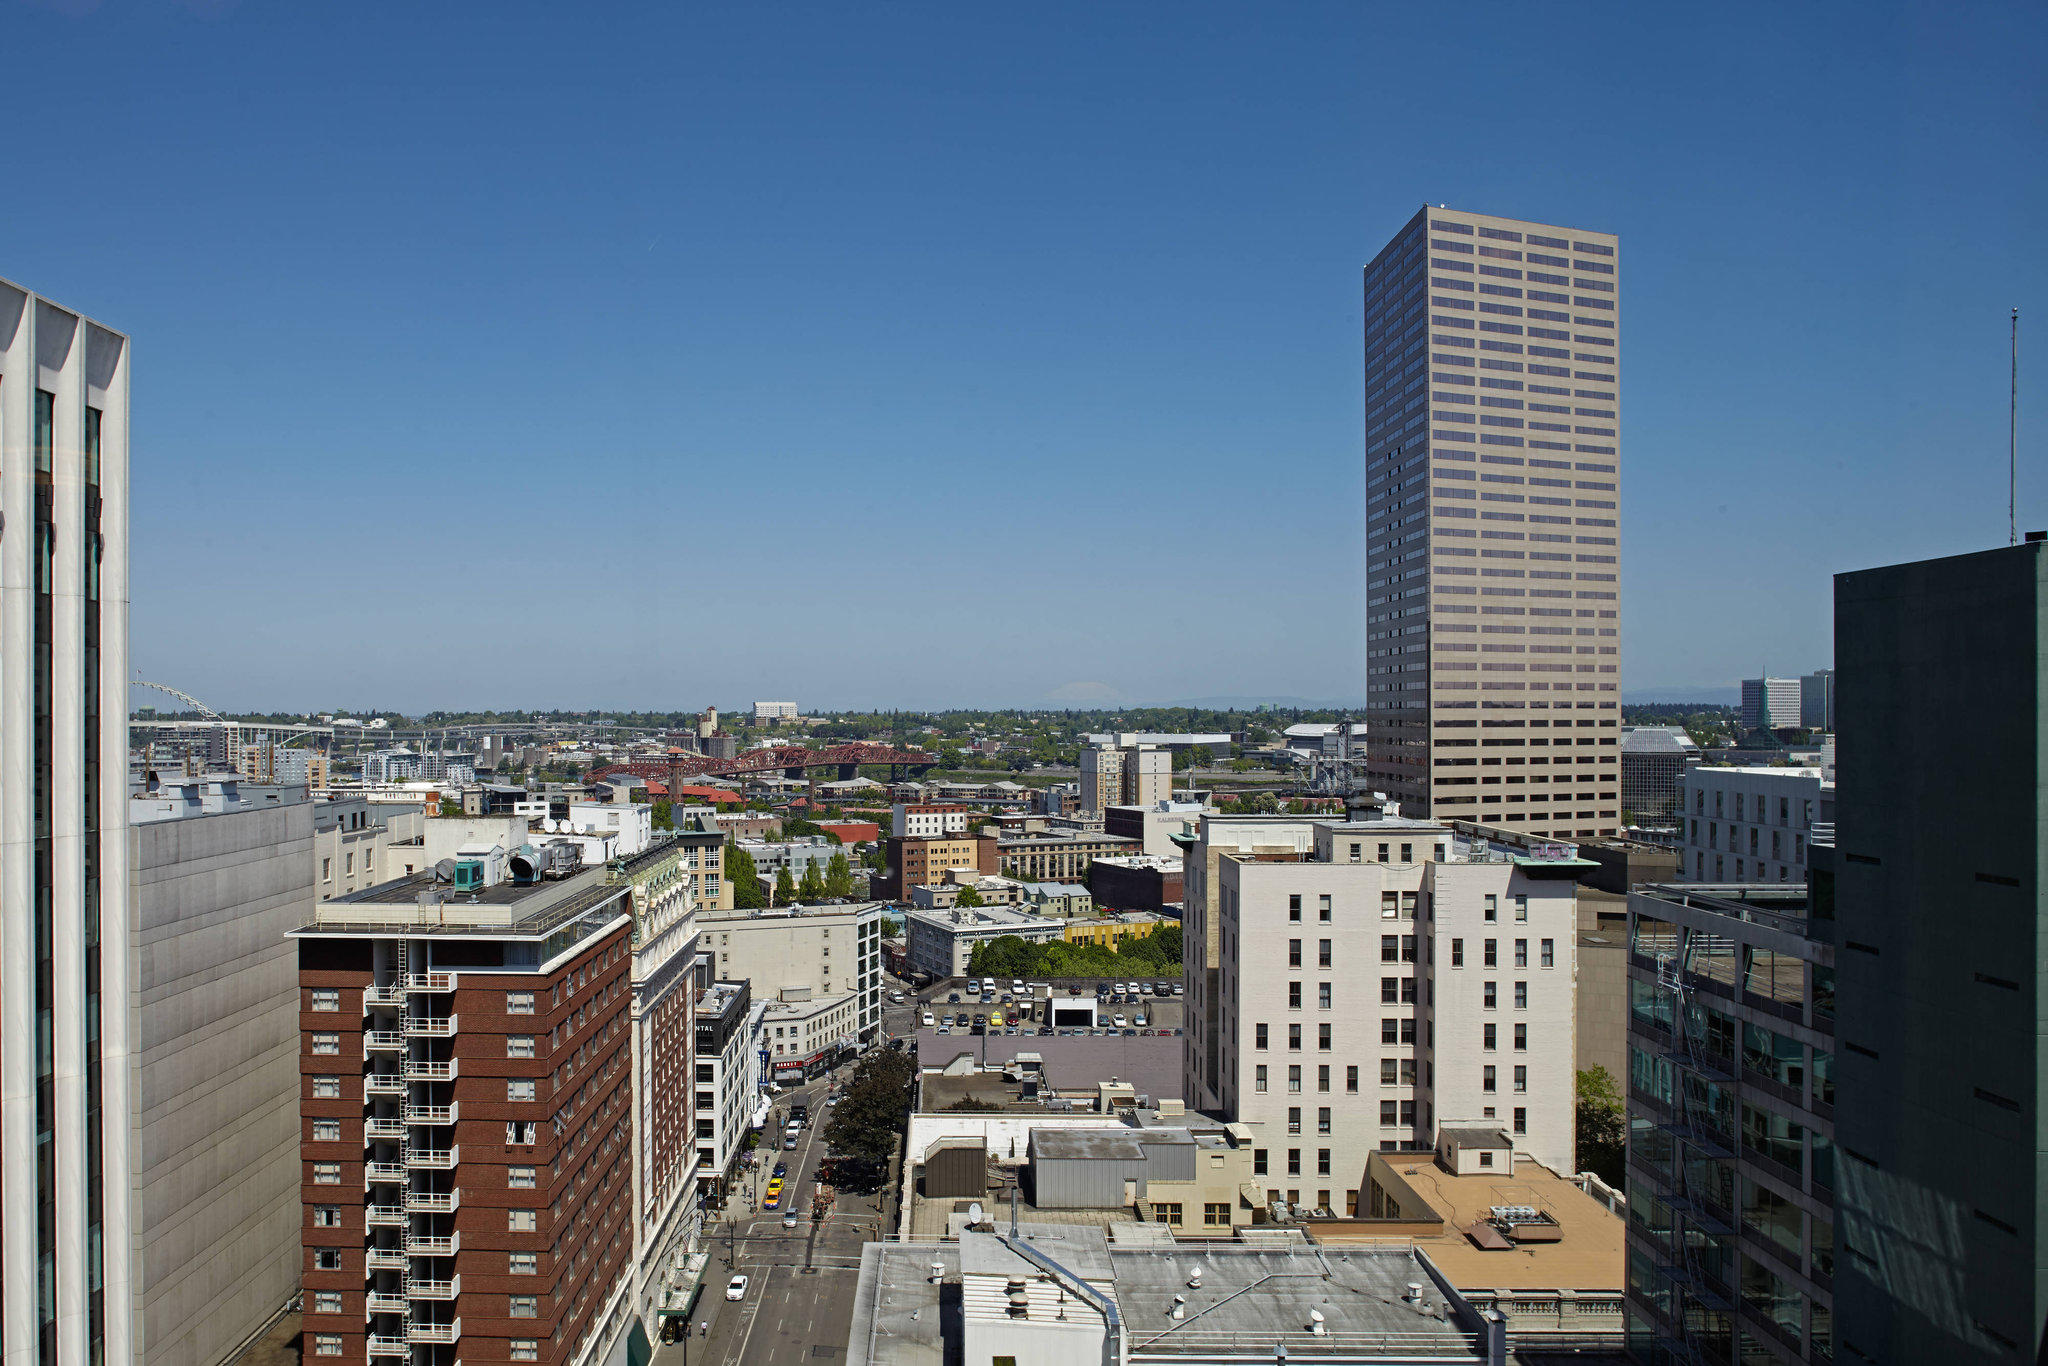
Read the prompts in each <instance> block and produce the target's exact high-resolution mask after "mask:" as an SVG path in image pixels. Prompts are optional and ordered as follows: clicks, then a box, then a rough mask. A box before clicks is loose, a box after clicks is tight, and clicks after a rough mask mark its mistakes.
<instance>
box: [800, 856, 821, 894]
mask: <svg viewBox="0 0 2048 1366" xmlns="http://www.w3.org/2000/svg"><path fill="white" fill-rule="evenodd" d="M796 895H797V899H798V900H799V901H823V900H824V899H825V875H824V874H823V873H821V872H819V871H818V862H817V860H816V859H813V860H811V861H810V862H808V863H806V864H805V865H804V876H803V881H801V882H799V883H797V885H796Z"/></svg>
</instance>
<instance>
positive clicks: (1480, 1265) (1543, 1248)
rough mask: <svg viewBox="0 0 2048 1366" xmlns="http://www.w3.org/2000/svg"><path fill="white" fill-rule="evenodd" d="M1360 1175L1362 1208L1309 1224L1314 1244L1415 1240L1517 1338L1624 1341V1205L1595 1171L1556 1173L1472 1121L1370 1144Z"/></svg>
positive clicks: (1532, 1342) (1524, 1343)
mask: <svg viewBox="0 0 2048 1366" xmlns="http://www.w3.org/2000/svg"><path fill="white" fill-rule="evenodd" d="M1359 1185H1360V1188H1361V1190H1362V1191H1363V1192H1364V1196H1363V1198H1362V1199H1361V1201H1360V1203H1359V1211H1358V1218H1356V1219H1352V1220H1333V1221H1328V1222H1321V1221H1311V1222H1310V1223H1309V1224H1308V1225H1307V1227H1308V1229H1309V1231H1310V1233H1311V1236H1313V1237H1314V1239H1315V1241H1316V1242H1317V1243H1319V1244H1324V1245H1335V1246H1341V1245H1346V1244H1352V1243H1364V1242H1380V1241H1387V1240H1398V1241H1401V1242H1407V1243H1411V1244H1412V1245H1413V1246H1414V1247H1415V1248H1416V1249H1417V1250H1418V1251H1420V1252H1422V1253H1423V1254H1424V1255H1425V1256H1427V1257H1428V1258H1429V1260H1430V1262H1431V1263H1432V1264H1433V1265H1435V1266H1436V1267H1437V1268H1438V1270H1440V1271H1441V1272H1442V1273H1443V1274H1444V1277H1445V1278H1446V1279H1447V1280H1449V1281H1450V1282H1451V1284H1452V1285H1454V1286H1456V1287H1457V1288H1458V1290H1459V1292H1460V1293H1461V1294H1463V1295H1464V1296H1465V1297H1466V1298H1467V1299H1469V1300H1471V1301H1472V1303H1473V1304H1474V1305H1476V1306H1477V1307H1479V1308H1480V1309H1482V1310H1485V1309H1489V1308H1492V1309H1498V1310H1499V1311H1500V1312H1501V1313H1502V1314H1503V1315H1505V1316H1506V1319H1507V1329H1508V1333H1509V1336H1510V1338H1511V1340H1513V1341H1514V1342H1515V1343H1516V1344H1517V1346H1520V1347H1532V1346H1537V1345H1540V1344H1541V1343H1543V1341H1544V1340H1545V1339H1546V1338H1552V1339H1556V1340H1557V1341H1559V1342H1562V1341H1564V1340H1566V1339H1570V1340H1572V1341H1573V1342H1575V1343H1578V1344H1580V1345H1597V1344H1599V1343H1600V1342H1601V1341H1602V1340H1606V1341H1611V1342H1612V1344H1613V1346H1614V1348H1615V1350H1617V1351H1618V1350H1619V1349H1620V1346H1621V1340H1622V1312H1621V1311H1622V1277H1623V1243H1624V1234H1625V1223H1624V1219H1623V1214H1622V1210H1623V1208H1624V1207H1623V1205H1622V1200H1621V1196H1620V1195H1619V1193H1617V1192H1615V1191H1613V1190H1611V1189H1609V1188H1608V1187H1606V1186H1605V1185H1602V1184H1601V1183H1600V1181H1599V1179H1598V1178H1597V1177H1592V1176H1580V1177H1566V1176H1560V1175H1559V1174H1558V1173H1557V1172H1554V1171H1552V1170H1551V1169H1550V1168H1548V1167H1546V1166H1544V1165H1543V1164H1541V1163H1539V1162H1538V1161H1536V1159H1535V1158H1533V1157H1530V1156H1528V1155H1527V1154H1526V1153H1520V1152H1517V1151H1516V1150H1515V1146H1514V1142H1513V1139H1512V1136H1511V1135H1509V1134H1507V1133H1506V1132H1505V1131H1503V1130H1500V1129H1484V1128H1473V1129H1446V1130H1444V1131H1443V1132H1442V1133H1440V1134H1439V1135H1438V1138H1437V1145H1436V1150H1435V1151H1434V1152H1433V1153H1432V1152H1419V1153H1377V1152H1376V1153H1373V1154H1372V1155H1371V1156H1370V1157H1369V1158H1368V1159H1367V1160H1366V1164H1365V1171H1364V1174H1363V1176H1362V1177H1361V1178H1360V1181H1359Z"/></svg>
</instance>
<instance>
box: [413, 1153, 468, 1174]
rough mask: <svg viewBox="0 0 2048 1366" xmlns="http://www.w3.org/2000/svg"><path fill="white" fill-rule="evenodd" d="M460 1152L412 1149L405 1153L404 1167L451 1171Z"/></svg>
mask: <svg viewBox="0 0 2048 1366" xmlns="http://www.w3.org/2000/svg"><path fill="white" fill-rule="evenodd" d="M460 1152H461V1149H460V1148H414V1149H412V1150H411V1151H409V1152H408V1153H406V1155H405V1165H406V1166H408V1167H412V1168H415V1169H419V1170H425V1171H436V1172H445V1171H451V1170H453V1169H454V1166H455V1162H456V1157H457V1155H458V1154H459V1153H460Z"/></svg>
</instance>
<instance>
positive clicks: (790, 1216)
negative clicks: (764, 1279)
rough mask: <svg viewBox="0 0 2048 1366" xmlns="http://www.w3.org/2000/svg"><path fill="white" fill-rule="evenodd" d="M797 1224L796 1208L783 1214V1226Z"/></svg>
mask: <svg viewBox="0 0 2048 1366" xmlns="http://www.w3.org/2000/svg"><path fill="white" fill-rule="evenodd" d="M796 1224H797V1219H796V1211H795V1210H791V1211H789V1212H788V1213H787V1214H785V1215H783V1216H782V1226H783V1227H784V1228H795V1227H796ZM727 1298H732V1297H731V1296H728V1297H727Z"/></svg>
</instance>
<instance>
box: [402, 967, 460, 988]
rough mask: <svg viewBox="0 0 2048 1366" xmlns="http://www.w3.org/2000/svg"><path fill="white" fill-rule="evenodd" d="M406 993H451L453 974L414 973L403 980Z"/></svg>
mask: <svg viewBox="0 0 2048 1366" xmlns="http://www.w3.org/2000/svg"><path fill="white" fill-rule="evenodd" d="M405 989H406V990H407V991H428V992H432V991H453V990H455V974H454V973H452V972H415V973H413V974H411V975H410V976H408V977H407V978H406V979H405Z"/></svg>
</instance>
